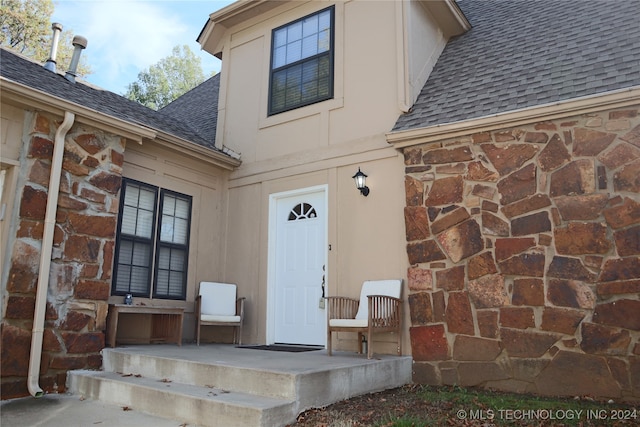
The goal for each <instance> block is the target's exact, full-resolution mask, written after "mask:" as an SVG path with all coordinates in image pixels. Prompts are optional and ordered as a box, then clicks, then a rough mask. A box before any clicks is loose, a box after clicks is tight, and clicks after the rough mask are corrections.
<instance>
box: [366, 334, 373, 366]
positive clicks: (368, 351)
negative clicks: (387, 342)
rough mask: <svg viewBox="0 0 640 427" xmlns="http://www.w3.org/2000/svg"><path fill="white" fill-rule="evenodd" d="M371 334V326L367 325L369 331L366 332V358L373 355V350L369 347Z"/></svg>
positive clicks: (371, 342)
mask: <svg viewBox="0 0 640 427" xmlns="http://www.w3.org/2000/svg"><path fill="white" fill-rule="evenodd" d="M371 335H372V333H371V327H369V331H368V332H367V359H371V357H372V356H373V350H372V348H371V347H372V344H373V341H372V340H371Z"/></svg>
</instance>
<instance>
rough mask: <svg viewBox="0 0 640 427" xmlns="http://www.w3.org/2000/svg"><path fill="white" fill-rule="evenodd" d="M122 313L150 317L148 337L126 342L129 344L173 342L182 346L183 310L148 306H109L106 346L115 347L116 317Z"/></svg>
mask: <svg viewBox="0 0 640 427" xmlns="http://www.w3.org/2000/svg"><path fill="white" fill-rule="evenodd" d="M122 313H127V314H141V315H142V314H144V315H150V316H151V328H150V330H149V331H148V335H149V336H148V337H145V338H144V339H139V340H137V339H136V340H128V342H130V343H132V344H133V343H137V344H149V343H155V342H175V343H176V344H178V345H182V322H183V319H184V308H180V307H154V306H149V305H126V304H109V320H108V325H107V344H108V345H109V346H110V347H115V346H116V335H117V333H118V317H119V316H120V314H122Z"/></svg>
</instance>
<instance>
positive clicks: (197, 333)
mask: <svg viewBox="0 0 640 427" xmlns="http://www.w3.org/2000/svg"><path fill="white" fill-rule="evenodd" d="M196 343H197V345H200V321H199V320H198V322H197V326H196Z"/></svg>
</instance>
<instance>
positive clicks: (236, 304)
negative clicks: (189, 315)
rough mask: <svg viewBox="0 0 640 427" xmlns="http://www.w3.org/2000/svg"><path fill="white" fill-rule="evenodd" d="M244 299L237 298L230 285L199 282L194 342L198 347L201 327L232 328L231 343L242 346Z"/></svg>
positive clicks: (235, 287) (234, 290) (233, 287)
mask: <svg viewBox="0 0 640 427" xmlns="http://www.w3.org/2000/svg"><path fill="white" fill-rule="evenodd" d="M244 300H245V299H244V298H237V286H236V285H234V284H231V283H217V282H200V290H199V291H198V296H197V298H196V342H197V344H198V345H200V328H201V327H202V326H233V327H234V333H233V342H234V343H237V344H242V322H243V320H244Z"/></svg>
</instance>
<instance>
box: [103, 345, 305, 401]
mask: <svg viewBox="0 0 640 427" xmlns="http://www.w3.org/2000/svg"><path fill="white" fill-rule="evenodd" d="M102 369H103V370H104V371H107V372H116V373H123V374H134V375H141V376H143V377H150V378H159V379H163V378H166V379H169V380H171V381H174V382H178V383H184V384H192V385H196V386H201V387H215V388H219V389H223V390H229V391H236V392H240V393H248V394H255V395H259V396H268V397H274V398H281V399H293V400H295V399H296V397H297V392H296V375H295V374H293V373H289V372H278V371H273V370H265V369H255V368H249V367H244V366H234V365H231V364H228V363H216V362H215V361H192V360H184V359H176V358H171V357H158V356H157V355H148V354H136V353H128V352H125V351H119V350H118V349H104V350H103V351H102Z"/></svg>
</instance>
